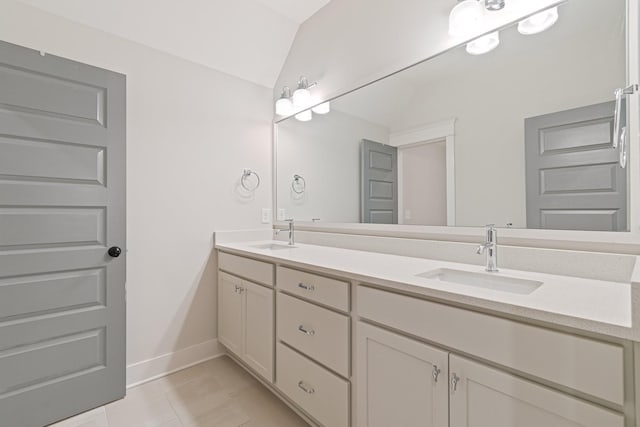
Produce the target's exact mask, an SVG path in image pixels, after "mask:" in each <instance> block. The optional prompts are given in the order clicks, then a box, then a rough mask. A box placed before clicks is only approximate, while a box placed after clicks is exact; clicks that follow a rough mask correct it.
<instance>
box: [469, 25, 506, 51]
mask: <svg viewBox="0 0 640 427" xmlns="http://www.w3.org/2000/svg"><path fill="white" fill-rule="evenodd" d="M499 44H500V32H499V31H496V32H494V33H491V34H487V35H486V36H482V37H479V38H477V39H475V40H473V41H471V42H469V43H467V53H469V54H471V55H482V54H485V53H488V52H491V51H492V50H493V49H495V48H497V47H498V45H499Z"/></svg>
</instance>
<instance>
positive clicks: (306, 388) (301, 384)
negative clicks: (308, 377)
mask: <svg viewBox="0 0 640 427" xmlns="http://www.w3.org/2000/svg"><path fill="white" fill-rule="evenodd" d="M298 387H300V389H301V390H302V391H304V392H305V393H307V394H313V393H315V392H316V390H315V389H314V388H313V387H309V386H306V385H305V384H304V381H298Z"/></svg>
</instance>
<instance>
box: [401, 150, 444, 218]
mask: <svg viewBox="0 0 640 427" xmlns="http://www.w3.org/2000/svg"><path fill="white" fill-rule="evenodd" d="M446 150H447V146H446V141H441V142H432V143H429V144H421V145H416V146H409V147H399V148H398V158H399V159H400V158H401V159H402V160H399V161H398V164H399V168H398V173H399V174H402V178H401V180H400V181H399V183H401V185H400V188H399V189H398V190H399V192H400V193H401V196H400V197H401V198H402V204H401V205H400V209H399V212H398V216H399V217H402V222H401V224H406V225H410V224H413V225H443V226H444V225H447V152H446Z"/></svg>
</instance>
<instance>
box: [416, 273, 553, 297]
mask: <svg viewBox="0 0 640 427" xmlns="http://www.w3.org/2000/svg"><path fill="white" fill-rule="evenodd" d="M416 276H418V277H424V278H426V279H432V280H439V281H441V282H448V283H456V284H458V285H467V286H475V287H476V288H484V289H491V290H494V291H501V292H510V293H512V294H520V295H529V294H530V293H532V292H533V291H535V290H536V289H538V288H539V287H540V285H542V282H538V281H536V280H527V279H516V278H514V277H507V276H499V275H496V274H495V273H491V274H489V273H473V272H470V271H462V270H451V269H448V268H439V269H437V270H431V271H427V272H426V273H420V274H416Z"/></svg>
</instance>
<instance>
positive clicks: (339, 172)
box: [277, 110, 389, 222]
mask: <svg viewBox="0 0 640 427" xmlns="http://www.w3.org/2000/svg"><path fill="white" fill-rule="evenodd" d="M363 139H369V140H372V141H376V142H380V143H388V141H389V129H387V128H385V127H383V126H380V125H376V124H374V123H371V122H368V121H366V120H363V119H360V118H357V117H354V116H350V115H348V114H345V113H342V112H340V111H337V110H333V111H331V112H330V113H329V114H326V115H317V114H314V118H313V120H311V121H310V122H300V121H298V120H295V119H289V120H286V121H284V122H282V123H281V124H280V125H278V150H277V151H278V158H277V163H278V164H277V167H278V176H277V181H278V184H277V189H278V208H284V209H285V210H286V217H287V218H295V219H296V220H302V221H311V219H312V218H320V220H321V221H322V222H359V221H360V168H359V166H358V165H359V162H360V141H362V140H363ZM294 174H298V175H301V176H303V177H304V179H305V180H306V182H307V187H306V191H305V192H304V194H302V195H299V194H296V193H294V192H293V191H292V190H291V181H292V180H293V175H294Z"/></svg>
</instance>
